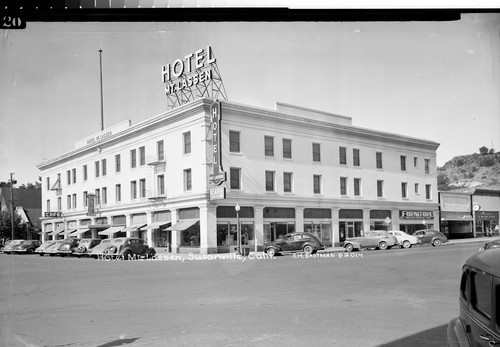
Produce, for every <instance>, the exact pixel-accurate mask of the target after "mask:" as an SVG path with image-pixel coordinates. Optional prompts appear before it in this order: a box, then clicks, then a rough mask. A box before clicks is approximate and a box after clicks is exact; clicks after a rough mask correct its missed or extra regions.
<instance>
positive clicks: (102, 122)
mask: <svg viewBox="0 0 500 347" xmlns="http://www.w3.org/2000/svg"><path fill="white" fill-rule="evenodd" d="M99 70H100V76H101V130H104V108H103V100H102V49H100V50H99Z"/></svg>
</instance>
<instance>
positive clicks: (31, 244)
mask: <svg viewBox="0 0 500 347" xmlns="http://www.w3.org/2000/svg"><path fill="white" fill-rule="evenodd" d="M40 243H41V242H40V241H38V240H26V241H23V242H21V243H20V244H19V245H17V246H15V247H13V248H12V253H15V254H32V253H33V252H35V249H36V248H37V247H39V246H40Z"/></svg>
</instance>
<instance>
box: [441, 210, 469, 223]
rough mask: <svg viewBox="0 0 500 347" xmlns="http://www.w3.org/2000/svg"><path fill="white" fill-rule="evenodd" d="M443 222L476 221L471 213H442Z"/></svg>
mask: <svg viewBox="0 0 500 347" xmlns="http://www.w3.org/2000/svg"><path fill="white" fill-rule="evenodd" d="M441 220H442V221H462V222H472V221H473V220H474V219H473V218H472V215H471V214H470V212H448V211H443V212H441Z"/></svg>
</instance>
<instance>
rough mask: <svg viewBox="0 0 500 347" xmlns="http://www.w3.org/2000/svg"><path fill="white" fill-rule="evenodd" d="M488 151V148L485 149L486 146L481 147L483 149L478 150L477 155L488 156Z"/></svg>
mask: <svg viewBox="0 0 500 347" xmlns="http://www.w3.org/2000/svg"><path fill="white" fill-rule="evenodd" d="M488 151H489V149H488V147H486V146H483V147H481V148H479V153H480V154H481V155H486V154H488Z"/></svg>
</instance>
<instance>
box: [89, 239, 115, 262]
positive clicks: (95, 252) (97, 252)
mask: <svg viewBox="0 0 500 347" xmlns="http://www.w3.org/2000/svg"><path fill="white" fill-rule="evenodd" d="M112 242H113V239H103V240H101V243H99V244H98V245H97V246H95V247H94V248H92V251H90V256H91V257H93V258H97V257H99V256H101V255H102V254H103V252H104V251H105V250H106V248H108V247H109V246H111V243H112Z"/></svg>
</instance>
